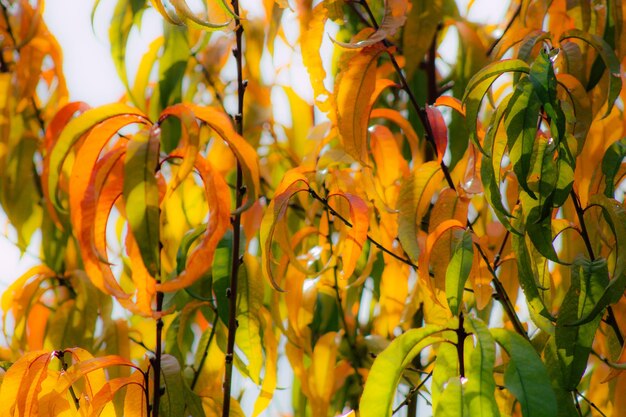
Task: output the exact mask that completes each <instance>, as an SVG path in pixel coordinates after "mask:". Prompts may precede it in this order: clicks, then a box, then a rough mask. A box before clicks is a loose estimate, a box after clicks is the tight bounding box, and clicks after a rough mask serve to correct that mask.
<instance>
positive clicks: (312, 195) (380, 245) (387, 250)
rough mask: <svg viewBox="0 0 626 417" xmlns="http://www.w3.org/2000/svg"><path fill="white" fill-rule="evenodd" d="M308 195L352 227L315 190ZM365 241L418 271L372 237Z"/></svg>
mask: <svg viewBox="0 0 626 417" xmlns="http://www.w3.org/2000/svg"><path fill="white" fill-rule="evenodd" d="M309 194H311V197H313V198H314V199H316V200H317V201H319V202H320V203H322V205H324V207H325V208H326V209H327V210H328V211H329V212H330V214H332V215H333V216H335V217H337V218H338V219H339V220H341V221H342V222H343V223H344V224H345V225H346V226H348V227H353V226H352V223H351V222H350V220H348V219H346V218H345V217H343V216H342V215H341V214H339V213H337V211H335V209H333V208H332V207H331V206H330V205H329V204H328V200H326V199H325V198H323V197H322V196H320V195H319V194H317V193H316V192H315V190H313V189H312V188H309ZM367 240H369V241H370V243H372V244H373V245H374V246H376V247H377V248H378V249H380V250H382V251H383V252H385V253H386V254H388V255H390V256H392V257H393V258H395V259H397V260H398V261H400V262H402V263H405V264H407V265H409V266H411V267H413V268H415V270H416V271H417V270H418V267H417V265H416V264H414V263H413V262H411V260H410V259H406V258H403V257H401V256H399V255H397V254H395V253H393V252H392V251H391V250H389V249H387V248H386V247H384V246H383V245H382V243H380V242H378V241H377V240H375V239H374V238H373V237H371V236H370V235H369V234H368V235H367Z"/></svg>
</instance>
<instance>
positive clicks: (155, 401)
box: [152, 291, 163, 417]
mask: <svg viewBox="0 0 626 417" xmlns="http://www.w3.org/2000/svg"><path fill="white" fill-rule="evenodd" d="M162 309H163V293H162V292H160V291H158V292H157V294H156V311H157V313H158V312H160V311H161V310H162ZM162 335H163V320H162V319H161V317H159V318H158V319H157V321H156V346H155V347H154V359H153V364H152V365H153V367H154V392H153V393H152V416H153V417H159V405H160V402H161V355H162V346H161V338H162Z"/></svg>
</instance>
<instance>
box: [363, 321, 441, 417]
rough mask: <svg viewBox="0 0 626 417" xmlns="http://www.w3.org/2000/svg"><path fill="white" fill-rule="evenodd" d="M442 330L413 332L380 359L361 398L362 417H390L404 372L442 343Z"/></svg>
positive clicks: (375, 363)
mask: <svg viewBox="0 0 626 417" xmlns="http://www.w3.org/2000/svg"><path fill="white" fill-rule="evenodd" d="M442 330H443V328H442V327H440V326H435V325H426V326H425V327H422V328H419V329H411V330H408V331H407V332H406V333H404V334H402V335H401V336H399V337H398V338H396V339H395V340H394V341H393V342H391V344H390V345H389V346H388V347H387V348H386V349H385V350H384V351H383V352H382V353H381V354H379V355H378V356H377V357H376V360H375V361H374V365H372V369H371V370H370V373H369V375H368V377H367V381H366V383H365V389H364V391H363V396H362V397H361V402H360V410H361V413H360V414H361V417H389V416H391V412H392V409H391V407H392V405H393V400H394V398H395V396H396V389H397V387H398V383H399V382H400V377H401V376H402V372H403V371H404V369H405V368H406V367H407V366H409V365H410V364H411V362H412V361H413V358H415V357H416V356H417V355H418V354H419V353H420V352H421V351H422V349H424V348H425V347H427V346H429V345H431V344H433V343H436V342H437V341H440V340H441V339H440V338H439V337H436V336H435V335H436V334H437V333H439V332H441V331H442Z"/></svg>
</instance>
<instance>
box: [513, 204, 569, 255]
mask: <svg viewBox="0 0 626 417" xmlns="http://www.w3.org/2000/svg"><path fill="white" fill-rule="evenodd" d="M520 202H521V205H522V209H523V211H524V221H525V227H526V234H527V235H528V237H529V238H530V241H531V242H532V243H533V245H534V246H535V248H537V250H538V251H539V253H541V254H542V255H543V256H545V257H546V258H548V259H550V260H551V261H553V262H558V263H561V261H560V260H559V257H558V255H557V253H556V251H555V249H554V245H553V243H552V242H553V236H552V196H548V198H546V199H545V200H544V199H542V200H533V199H532V198H531V197H530V196H529V195H528V194H526V193H524V192H521V193H520Z"/></svg>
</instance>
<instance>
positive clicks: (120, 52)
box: [92, 0, 146, 91]
mask: <svg viewBox="0 0 626 417" xmlns="http://www.w3.org/2000/svg"><path fill="white" fill-rule="evenodd" d="M97 5H98V4H97V3H96V5H94V8H93V13H95V10H96V7H97ZM145 6H146V1H145V0H130V1H128V0H119V1H118V2H117V4H116V6H115V10H114V11H113V17H112V18H111V26H110V27H109V42H110V43H111V57H112V58H113V63H114V64H115V69H116V70H117V75H118V76H119V77H120V79H121V80H122V83H124V86H125V87H126V89H127V90H129V91H130V88H129V86H128V76H127V74H126V44H127V42H128V36H129V35H130V31H131V29H132V27H133V26H134V25H137V24H138V23H139V22H140V21H141V16H142V14H143V11H144V10H145ZM92 21H93V15H92Z"/></svg>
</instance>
